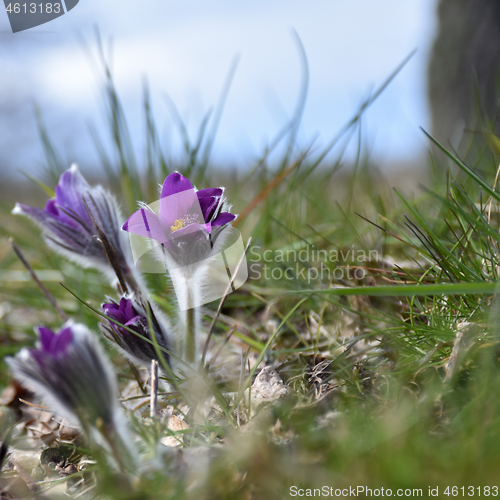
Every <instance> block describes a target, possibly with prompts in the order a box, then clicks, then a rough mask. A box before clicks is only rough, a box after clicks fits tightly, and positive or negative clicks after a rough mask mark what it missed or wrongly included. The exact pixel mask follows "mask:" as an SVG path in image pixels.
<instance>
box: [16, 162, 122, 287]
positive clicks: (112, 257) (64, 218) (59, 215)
mask: <svg viewBox="0 0 500 500" xmlns="http://www.w3.org/2000/svg"><path fill="white" fill-rule="evenodd" d="M87 208H88V209H87ZM89 211H90V214H92V216H91V215H90V214H89ZM12 213H14V214H23V215H27V216H28V217H30V218H31V219H33V220H34V221H35V222H37V223H38V224H39V225H40V226H41V227H42V229H43V231H44V233H45V239H46V241H47V243H48V244H49V245H50V246H51V247H53V248H54V249H55V250H56V251H58V252H60V253H62V254H63V255H64V256H66V257H68V258H69V259H71V260H73V261H76V262H78V263H79V264H81V265H83V266H84V267H96V268H98V269H100V270H102V271H104V272H106V273H108V274H111V276H113V273H112V270H111V268H110V265H109V264H110V263H111V264H112V266H113V269H114V272H115V274H116V275H117V277H118V279H119V280H120V282H122V281H123V280H124V279H125V280H126V279H127V277H129V276H130V274H131V269H132V266H130V265H129V261H130V258H129V256H128V253H127V251H128V245H127V242H126V241H125V239H124V238H123V236H122V233H121V231H120V225H119V222H118V220H119V218H120V214H119V208H118V205H117V203H116V201H115V199H114V198H113V196H112V195H111V194H110V193H109V192H107V191H106V190H104V189H103V188H102V186H93V187H91V186H90V185H89V184H88V183H87V181H86V180H85V179H84V177H83V176H82V175H81V173H80V171H79V170H78V167H77V166H76V165H72V166H71V168H70V169H69V170H67V171H66V172H64V173H63V174H62V175H61V177H60V179H59V183H58V184H57V186H56V189H55V198H52V199H50V200H48V201H47V204H46V205H45V208H44V209H43V210H42V209H41V208H37V207H31V206H29V205H23V204H21V203H18V204H16V207H15V208H14V210H13V211H12ZM113 277H114V276H113Z"/></svg>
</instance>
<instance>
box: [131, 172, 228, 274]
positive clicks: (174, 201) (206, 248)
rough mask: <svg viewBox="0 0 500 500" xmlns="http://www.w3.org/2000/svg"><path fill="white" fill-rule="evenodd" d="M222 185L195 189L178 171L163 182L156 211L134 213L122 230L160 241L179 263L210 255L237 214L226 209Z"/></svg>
mask: <svg viewBox="0 0 500 500" xmlns="http://www.w3.org/2000/svg"><path fill="white" fill-rule="evenodd" d="M226 208H227V205H226V203H225V200H224V198H223V189H222V188H210V189H201V190H199V191H197V190H196V189H195V188H194V187H193V185H192V184H191V182H190V181H189V179H187V178H186V177H184V176H183V175H181V174H180V173H178V172H174V173H172V174H170V175H168V176H167V178H166V179H165V182H164V183H163V186H162V190H161V196H160V200H159V209H158V214H157V213H155V212H154V211H153V210H152V209H150V208H149V207H143V208H140V209H139V210H137V211H136V212H134V213H133V214H132V215H131V216H130V217H129V218H128V219H127V221H126V222H125V224H124V225H123V227H122V229H123V230H125V231H128V232H130V233H134V234H137V235H139V236H143V237H146V238H151V239H154V240H156V241H158V242H159V243H161V244H162V246H163V248H165V249H166V251H167V252H168V254H169V255H170V256H171V257H173V259H174V261H175V262H177V263H178V264H180V265H182V266H185V265H189V264H193V263H196V262H199V261H200V260H203V259H205V258H207V257H209V256H210V255H211V254H212V253H213V249H214V245H215V244H216V241H217V239H218V238H219V237H220V235H221V234H222V232H223V231H224V230H225V228H227V227H228V225H229V223H230V222H232V221H233V220H234V219H235V218H236V215H234V214H231V213H230V212H228V211H225V209H226Z"/></svg>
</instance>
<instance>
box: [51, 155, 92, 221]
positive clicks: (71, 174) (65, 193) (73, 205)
mask: <svg viewBox="0 0 500 500" xmlns="http://www.w3.org/2000/svg"><path fill="white" fill-rule="evenodd" d="M89 190H90V186H89V184H88V183H87V181H86V180H85V179H84V178H83V176H82V174H81V173H80V171H79V170H78V167H77V166H76V165H72V166H71V168H70V169H69V170H66V172H64V173H63V174H62V175H61V177H60V179H59V183H58V184H57V186H56V201H57V204H58V205H59V206H60V207H61V208H63V209H64V210H66V211H67V212H69V213H74V214H76V215H78V216H79V217H80V218H81V219H82V220H83V221H84V222H85V223H86V224H87V225H88V226H89V227H94V224H93V222H92V219H91V218H90V216H89V214H88V212H87V209H86V208H85V205H84V203H83V200H82V195H83V194H85V193H86V192H87V191H89ZM64 215H65V218H69V219H71V217H69V216H68V215H66V214H64Z"/></svg>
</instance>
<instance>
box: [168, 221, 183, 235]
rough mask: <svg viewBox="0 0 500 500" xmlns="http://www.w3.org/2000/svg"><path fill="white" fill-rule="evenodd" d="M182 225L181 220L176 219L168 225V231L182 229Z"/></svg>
mask: <svg viewBox="0 0 500 500" xmlns="http://www.w3.org/2000/svg"><path fill="white" fill-rule="evenodd" d="M183 227H184V224H183V223H182V221H181V220H176V221H175V225H173V226H170V231H172V232H174V231H177V230H178V229H182V228H183Z"/></svg>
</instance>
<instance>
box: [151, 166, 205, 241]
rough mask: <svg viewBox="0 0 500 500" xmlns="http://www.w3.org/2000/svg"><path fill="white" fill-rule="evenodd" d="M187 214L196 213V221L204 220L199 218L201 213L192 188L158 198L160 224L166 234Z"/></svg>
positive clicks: (201, 215)
mask: <svg viewBox="0 0 500 500" xmlns="http://www.w3.org/2000/svg"><path fill="white" fill-rule="evenodd" d="M171 175H172V174H171ZM187 215H197V216H198V220H197V222H199V223H202V222H204V221H202V220H201V219H202V217H203V213H202V211H201V207H200V203H199V201H198V197H197V196H196V191H195V190H194V189H193V188H191V189H188V190H184V191H181V192H180V193H176V194H171V195H169V196H166V197H164V198H162V199H161V200H160V214H159V218H160V224H161V226H162V228H163V231H164V232H165V233H166V234H170V233H171V232H172V230H171V227H172V226H175V225H176V221H178V220H180V219H182V218H183V217H185V216H187Z"/></svg>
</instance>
